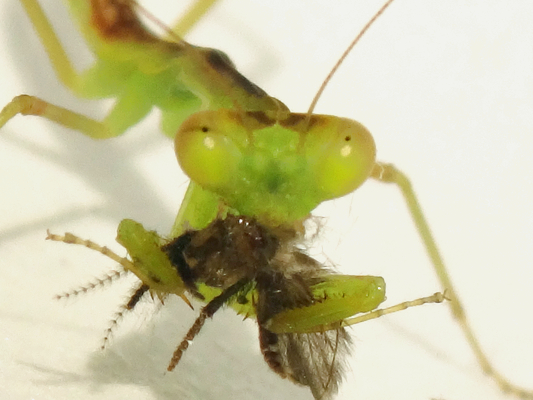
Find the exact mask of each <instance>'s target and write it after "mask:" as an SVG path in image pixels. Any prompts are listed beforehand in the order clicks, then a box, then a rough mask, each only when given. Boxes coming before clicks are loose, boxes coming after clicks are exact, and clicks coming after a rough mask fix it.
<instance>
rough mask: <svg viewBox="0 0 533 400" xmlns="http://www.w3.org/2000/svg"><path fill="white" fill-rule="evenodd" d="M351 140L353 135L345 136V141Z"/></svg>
mask: <svg viewBox="0 0 533 400" xmlns="http://www.w3.org/2000/svg"><path fill="white" fill-rule="evenodd" d="M350 140H352V137H351V136H345V137H344V141H345V142H349V141H350Z"/></svg>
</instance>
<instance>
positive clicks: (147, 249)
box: [117, 219, 185, 297]
mask: <svg viewBox="0 0 533 400" xmlns="http://www.w3.org/2000/svg"><path fill="white" fill-rule="evenodd" d="M117 242H118V243H120V244H121V245H122V246H124V248H125V249H126V250H127V251H128V254H129V255H130V257H131V260H132V261H133V265H134V267H135V270H133V271H130V272H133V273H134V274H135V275H136V276H137V277H138V278H139V279H140V280H141V281H142V282H143V283H144V284H146V285H148V286H149V287H150V290H152V291H154V292H156V293H161V294H163V297H164V295H165V294H168V293H173V294H176V295H178V296H183V295H184V292H185V285H184V283H183V280H182V279H181V277H180V276H179V274H178V273H177V271H176V268H174V267H173V266H172V264H171V263H170V261H169V260H168V257H167V256H166V254H165V253H163V252H162V251H161V246H162V244H163V243H162V239H161V238H160V237H159V235H158V234H157V233H156V232H154V231H148V230H146V229H145V228H144V227H143V226H142V225H141V224H140V223H138V222H135V221H133V220H131V219H124V220H122V221H121V222H120V224H119V226H118V229H117Z"/></svg>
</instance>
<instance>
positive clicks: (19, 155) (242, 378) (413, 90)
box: [0, 0, 533, 400]
mask: <svg viewBox="0 0 533 400" xmlns="http://www.w3.org/2000/svg"><path fill="white" fill-rule="evenodd" d="M41 2H42V3H43V5H44V6H45V7H46V10H47V12H48V13H49V14H50V15H51V17H52V19H53V21H54V24H55V25H57V29H58V31H59V34H60V37H61V38H62V39H64V41H65V45H66V46H67V49H68V52H69V54H71V55H72V57H73V58H74V59H75V61H76V62H77V65H79V66H80V67H81V66H82V65H84V62H86V61H88V59H87V52H86V50H84V49H83V48H82V47H80V46H81V45H80V43H82V41H81V39H80V38H79V37H78V36H77V35H76V33H75V30H74V28H73V26H72V24H71V23H70V22H66V21H67V20H68V17H67V14H66V10H65V9H64V8H63V7H62V4H58V3H59V2H58V1H50V0H48V1H45V0H42V1H41ZM149 3H150V4H149V6H150V9H152V10H153V11H154V12H155V13H156V14H157V15H159V16H160V17H162V18H164V19H165V21H167V22H170V20H171V18H169V17H171V16H177V15H179V12H180V10H179V8H180V5H179V4H177V5H174V6H173V7H174V8H175V9H174V8H171V7H170V5H169V4H168V3H179V1H163V0H160V1H157V2H156V1H151V2H149ZM380 3H381V2H380V1H370V0H368V1H357V2H355V1H353V0H346V1H336V2H331V1H310V0H306V1H296V0H295V1H291V2H289V1H277V0H270V1H269V2H264V1H258V0H256V1H250V0H248V1H237V0H225V1H221V2H220V4H218V5H217V7H216V8H215V9H214V10H213V12H212V13H210V14H209V15H208V16H207V17H206V18H205V19H204V20H203V22H202V23H201V24H200V25H198V26H197V28H196V29H195V30H194V32H192V34H191V35H190V36H189V40H190V41H191V42H192V43H195V44H201V45H205V46H210V47H215V48H219V49H222V50H224V51H226V52H227V53H228V54H229V55H230V56H231V57H232V59H234V61H235V62H236V64H237V65H238V67H239V69H240V70H241V71H242V72H243V73H244V74H245V75H246V76H248V77H249V78H250V79H252V80H253V81H254V82H256V83H257V84H258V85H259V86H261V87H262V88H264V89H265V90H266V91H267V92H269V93H270V94H271V95H273V96H276V97H278V98H280V99H281V100H283V101H284V102H285V103H286V104H287V105H288V106H289V107H290V108H291V109H293V110H294V111H305V110H306V108H307V107H308V105H309V103H310V102H311V99H312V97H313V95H314V93H315V92H316V90H317V88H318V86H319V85H320V83H321V81H322V80H323V79H324V77H325V76H326V74H327V72H328V70H329V69H330V67H331V66H332V64H333V63H334V62H335V60H336V59H337V58H338V57H339V55H340V54H341V53H342V51H343V49H344V48H345V47H346V45H347V44H348V42H349V41H350V40H351V39H352V38H353V36H354V35H355V34H356V33H357V32H358V31H359V29H360V28H361V27H362V25H363V24H364V23H365V22H366V21H367V20H368V19H369V18H370V16H371V14H372V13H373V12H374V11H375V10H377V8H379V6H380ZM532 18H533V5H531V3H530V2H529V1H518V0H515V1H503V0H502V1H470V2H464V1H452V0H448V1H420V0H419V1H415V0H397V1H396V3H395V4H393V6H392V7H391V9H390V10H389V11H387V12H386V14H385V15H384V16H383V17H382V18H381V19H380V20H379V21H378V22H377V23H376V25H375V26H374V27H373V28H372V29H371V31H370V32H369V33H368V34H367V35H366V36H365V38H364V39H363V41H362V42H361V44H360V45H359V46H358V47H357V48H356V50H355V51H354V52H353V54H352V55H351V56H350V58H349V59H348V60H347V61H346V64H345V65H344V66H343V68H342V69H341V71H339V73H338V74H337V75H336V76H335V78H334V80H333V81H332V82H331V84H330V86H329V87H328V89H327V90H326V92H325V94H324V96H323V98H322V99H321V100H320V102H319V104H318V108H317V110H316V111H317V112H321V113H330V114H336V115H340V116H346V117H350V118H354V119H357V120H359V121H361V122H362V123H364V124H365V125H366V126H367V127H368V128H369V129H370V130H371V131H372V132H373V134H374V136H375V140H376V142H377V145H378V155H379V159H380V160H383V161H388V162H394V163H395V164H396V165H397V166H398V167H400V168H402V169H403V170H404V171H405V172H406V173H407V174H408V175H409V176H410V177H411V178H412V181H413V184H414V187H415V189H416V190H417V193H418V194H419V196H420V200H421V203H422V206H423V208H424V210H425V212H426V214H427V216H428V218H429V221H430V224H431V227H432V229H433V231H434V233H435V236H436V238H437V240H438V244H439V245H440V247H441V250H442V252H443V254H444V257H445V260H446V261H447V263H448V265H449V269H450V273H451V276H452V279H453V281H454V282H455V283H456V285H457V289H458V292H459V294H460V296H461V298H462V299H463V300H464V302H465V305H466V308H467V312H468V315H469V317H470V319H471V321H472V324H473V326H474V329H475V331H476V332H477V334H478V335H479V338H480V340H481V342H482V344H483V347H484V348H485V349H486V350H487V352H488V355H489V357H490V358H491V359H492V360H493V361H494V362H495V364H496V365H497V367H498V368H500V369H501V370H502V371H503V372H504V373H505V374H506V375H507V376H509V377H510V378H512V379H513V380H514V381H515V382H517V383H521V384H522V385H530V387H531V388H532V389H533V361H532V360H533V344H532V341H531V337H533V323H532V322H531V304H532V300H531V296H530V294H529V293H530V291H531V287H532V285H533V268H532V264H533V256H532V252H531V245H532V239H533V235H532V234H533V211H532V207H531V204H532V203H533V192H532V189H531V184H532V182H533V174H532V167H533V161H531V152H532V151H533V112H532V111H531V110H532V108H533V82H532V78H531V71H532V70H533V51H532V49H533V25H531V23H530V21H531V20H532ZM0 38H1V39H0V67H1V72H2V73H1V75H0V105H3V104H6V103H7V102H8V101H9V100H10V99H11V98H12V97H13V96H15V95H17V94H21V93H29V94H34V95H38V96H40V97H42V98H44V99H47V100H49V101H51V102H54V103H56V104H60V105H63V106H66V107H70V108H72V109H74V110H76V111H80V112H84V113H86V114H89V115H93V116H99V117H101V116H102V115H103V112H104V110H105V107H106V103H102V102H86V101H85V102H81V101H78V100H76V99H75V98H73V97H72V95H71V94H70V93H69V92H68V90H66V89H65V88H63V87H62V86H61V85H60V84H59V83H58V82H57V80H56V79H55V76H54V75H53V72H52V70H51V68H50V65H49V63H48V60H47V58H46V56H45V54H44V52H43V50H42V47H41V46H40V44H39V42H38V40H37V37H36V35H35V34H34V33H33V31H32V30H31V27H30V25H29V23H28V20H27V18H26V16H25V14H24V12H23V11H22V8H21V7H20V5H19V4H18V2H17V1H16V0H5V1H2V3H1V5H0ZM85 65H86V64H85ZM157 124H158V119H157V115H156V114H154V115H152V116H151V117H150V118H149V119H148V120H146V121H145V122H143V123H142V124H141V125H139V126H138V127H136V128H134V129H132V130H131V131H130V132H128V133H127V134H126V135H124V137H122V138H119V139H117V140H113V141H105V142H99V143H95V142H92V141H91V140H88V139H86V138H84V137H81V135H79V134H77V133H73V132H69V131H67V130H65V129H63V128H60V127H57V126H55V125H53V124H51V123H48V122H44V121H40V120H38V119H37V118H23V117H17V118H15V119H14V120H13V121H11V122H10V123H9V124H8V125H7V126H6V127H5V128H4V129H3V130H2V132H1V133H0V395H1V397H2V398H6V399H7V398H9V399H15V400H19V399H37V400H48V399H50V400H51V399H54V400H65V399H69V400H70V399H124V398H128V399H131V400H134V399H135V400H136V399H160V400H166V399H202V400H204V399H226V398H227V399H278V398H291V399H310V398H311V395H310V393H309V392H308V391H307V390H305V389H300V388H298V387H296V386H294V385H293V384H291V383H290V382H287V381H283V380H281V379H279V378H278V377H277V376H276V375H275V374H274V373H272V372H270V371H269V369H268V367H267V366H266V364H265V363H264V362H263V360H262V357H261V355H260V352H259V349H258V345H257V339H256V328H255V326H254V323H253V322H252V321H248V322H246V323H243V322H241V321H240V318H239V317H237V316H235V315H234V313H233V312H232V311H230V310H228V311H224V312H220V313H219V314H217V315H216V316H215V318H214V320H213V321H209V322H208V323H207V324H206V326H205V328H204V330H203V331H202V333H201V334H200V336H199V337H198V338H197V339H196V340H195V341H194V344H193V345H192V346H191V348H190V349H189V350H188V351H187V353H186V354H185V356H184V358H183V360H182V362H181V364H180V365H179V367H178V368H177V369H176V371H175V372H173V373H165V369H166V365H167V363H168V361H169V358H170V355H171V353H172V351H173V350H174V348H175V346H176V345H177V343H178V342H179V341H180V340H181V338H182V335H183V334H184V333H185V331H186V330H187V329H188V327H189V324H190V323H191V322H192V321H193V319H194V318H195V316H196V313H195V312H192V311H190V310H189V309H187V307H185V306H184V305H183V304H182V302H180V301H179V300H173V301H169V303H168V304H167V305H166V306H165V307H163V308H162V309H161V310H160V311H159V312H158V313H156V314H155V315H153V314H154V308H153V307H150V305H148V306H146V307H145V308H144V309H142V310H139V311H138V312H136V313H135V315H132V316H130V317H129V318H127V319H126V321H125V322H124V323H123V325H121V326H120V327H119V329H118V330H117V331H116V335H115V337H114V339H113V340H112V342H111V345H110V346H109V349H108V350H106V351H104V352H101V351H100V350H99V346H100V343H101V339H102V337H103V331H104V330H105V328H106V327H107V326H108V323H109V320H110V319H111V318H112V316H113V313H114V312H115V310H116V309H117V307H118V306H119V304H121V302H122V301H123V299H124V298H125V297H126V296H127V292H128V288H129V287H131V285H132V282H131V281H130V282H128V281H126V282H124V283H122V284H116V285H113V286H112V287H110V288H107V289H106V290H98V291H95V292H94V293H92V294H88V295H87V296H80V297H79V298H77V299H75V300H69V301H62V302H57V301H54V300H53V296H54V295H55V294H57V293H61V292H63V291H67V290H69V289H72V288H75V287H76V286H78V285H80V284H83V283H84V282H86V281H87V280H89V279H90V278H91V277H93V276H95V275H98V274H102V273H103V272H105V271H106V270H108V269H109V268H110V267H111V266H112V265H113V263H112V262H111V261H109V260H107V259H104V258H103V257H101V256H100V255H98V254H96V253H95V254H93V253H91V252H89V251H88V250H86V249H83V248H77V247H73V246H67V245H63V244H58V243H50V242H45V241H44V240H43V239H44V237H45V231H46V229H47V228H50V229H51V230H52V231H53V232H56V233H62V232H64V231H70V232H74V233H76V234H78V235H81V236H83V237H87V238H90V239H93V240H94V241H97V242H99V243H102V244H106V245H110V246H111V247H113V248H115V249H117V250H120V248H119V246H117V245H114V244H113V243H114V236H115V229H116V226H117V224H118V222H119V221H120V220H121V219H122V218H126V217H129V218H133V219H136V220H138V221H141V222H143V224H145V225H146V226H148V227H150V228H152V229H157V230H158V231H159V232H161V233H164V232H167V231H168V230H169V228H170V226H171V224H172V221H173V218H174V214H175V212H176V210H177V208H178V205H179V202H180V196H181V193H182V191H183V190H184V188H185V187H186V178H185V177H184V176H183V175H181V173H180V172H179V169H178V167H177V165H176V163H175V161H174V156H173V152H172V148H171V144H170V143H169V142H168V141H167V140H166V139H165V138H164V137H162V135H160V134H159V133H158V132H157V130H158V129H157ZM318 212H319V214H321V215H324V216H326V217H327V219H326V222H327V224H326V226H325V227H324V228H323V230H322V234H321V238H320V240H319V241H318V243H317V248H316V252H317V253H319V254H325V255H327V256H328V257H329V259H331V260H332V261H333V262H334V263H335V264H337V265H338V267H339V269H340V270H341V271H342V273H346V274H369V275H381V276H383V277H385V279H386V281H387V289H388V298H389V300H388V302H387V304H389V305H392V304H395V303H397V302H400V301H404V300H408V299H413V298H417V297H420V296H425V295H429V294H431V293H433V292H435V291H437V290H438V289H439V286H438V284H437V282H436V279H435V278H434V274H433V272H432V270H431V267H430V265H429V262H428V259H427V257H426V255H425V253H424V249H423V248H422V246H421V244H420V241H419V239H418V237H417V234H416V232H415V230H414V228H413V225H412V223H411V222H410V220H409V217H408V214H407V211H406V209H405V206H404V204H403V203H402V200H401V198H400V196H399V194H398V191H397V190H396V189H395V188H394V187H388V186H386V185H382V184H378V183H374V182H370V183H368V184H366V185H365V186H364V187H363V188H361V189H360V190H359V191H358V192H357V193H356V194H354V195H352V196H349V197H348V198H347V199H343V200H338V201H335V202H331V203H329V204H326V205H325V206H324V207H322V208H321V209H320V210H319V211H318ZM352 332H353V337H354V340H355V351H354V356H353V357H352V358H351V359H350V371H349V372H348V373H347V374H346V379H345V384H344V385H343V386H342V388H341V393H340V394H339V396H338V398H339V399H370V400H374V399H395V400H400V399H410V400H413V399H420V400H422V399H424V400H427V399H430V398H436V399H446V400H460V399H505V398H507V397H506V396H505V395H503V394H501V393H500V392H499V391H498V390H497V388H496V387H495V385H493V384H492V383H491V381H490V380H489V379H488V378H486V377H485V376H484V375H483V374H482V372H481V371H480V369H479V368H478V366H477V365H476V363H475V361H474V358H473V356H472V353H471V352H470V350H469V349H468V348H467V346H466V344H465V340H464V339H463V338H462V336H461V333H460V331H459V329H458V327H457V326H456V325H455V323H454V322H453V321H452V319H451V318H450V315H449V312H448V308H447V306H445V305H440V306H439V305H437V306H426V307H422V308H418V309H413V310H410V311H406V312H404V313H400V314H398V315H396V316H393V317H390V318H383V319H381V320H379V321H374V322H369V323H365V324H362V325H359V326H356V327H354V328H353V330H352Z"/></svg>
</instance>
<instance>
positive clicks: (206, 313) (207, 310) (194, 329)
mask: <svg viewBox="0 0 533 400" xmlns="http://www.w3.org/2000/svg"><path fill="white" fill-rule="evenodd" d="M249 282H250V280H249V279H246V278H245V279H241V280H239V281H238V282H237V283H234V284H233V285H231V286H230V287H229V288H227V289H225V290H224V291H223V292H222V293H221V294H220V295H218V296H217V297H215V298H214V299H213V300H211V301H210V302H209V303H208V304H207V305H206V306H205V307H204V308H202V311H200V315H199V316H198V318H196V321H194V324H192V326H191V328H190V329H189V331H188V332H187V334H186V335H185V337H184V338H183V340H182V341H181V343H180V344H179V346H178V348H177V349H176V351H175V352H174V354H173V355H172V359H171V360H170V364H169V365H168V367H167V371H172V370H173V369H174V368H176V365H178V363H179V362H180V359H181V356H182V355H183V353H184V352H185V350H187V348H188V347H189V343H190V342H191V341H192V340H193V339H194V338H195V337H196V335H198V333H199V332H200V330H201V329H202V326H204V323H205V320H206V319H207V318H211V317H212V316H213V314H215V312H217V311H218V309H219V308H220V307H222V306H223V305H224V304H226V303H227V302H228V300H229V299H231V298H232V297H233V296H235V295H236V294H237V293H239V292H240V291H241V290H242V289H243V288H244V287H245V286H246V285H247V284H248V283H249Z"/></svg>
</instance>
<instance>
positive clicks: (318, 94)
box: [307, 0, 394, 120]
mask: <svg viewBox="0 0 533 400" xmlns="http://www.w3.org/2000/svg"><path fill="white" fill-rule="evenodd" d="M393 1H394V0H388V1H387V2H386V3H385V4H383V5H382V6H381V8H380V9H379V10H378V11H377V12H376V13H375V14H374V16H373V17H372V18H370V20H369V21H368V22H367V23H366V25H365V26H364V27H363V29H361V31H360V32H359V34H358V35H357V36H356V37H355V39H354V40H352V43H350V45H349V46H348V48H347V49H346V50H345V51H344V53H342V56H341V57H340V58H339V60H338V61H337V62H336V63H335V65H334V66H333V68H332V69H331V71H330V72H329V74H328V76H326V79H324V82H322V85H320V88H319V89H318V92H317V93H316V95H315V97H314V98H313V101H312V102H311V105H310V106H309V110H307V120H309V119H310V118H311V115H312V114H313V111H314V109H315V107H316V103H318V99H320V96H322V93H323V92H324V89H325V88H326V86H327V84H328V83H329V81H331V78H332V77H333V75H334V74H335V72H337V70H338V69H339V67H340V66H341V64H342V63H343V62H344V60H345V59H346V57H347V56H348V54H350V52H351V51H352V49H353V48H354V47H355V45H356V44H357V43H358V42H359V40H360V39H361V37H362V36H363V35H364V34H365V33H366V31H368V29H369V28H370V27H371V26H372V24H373V23H374V22H375V21H376V20H377V19H378V18H379V17H380V16H381V14H383V12H384V11H385V10H386V9H387V8H388V7H389V6H390V5H391V3H392V2H393Z"/></svg>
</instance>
